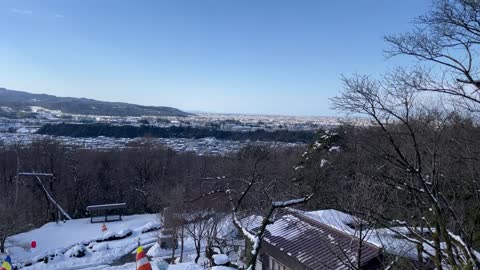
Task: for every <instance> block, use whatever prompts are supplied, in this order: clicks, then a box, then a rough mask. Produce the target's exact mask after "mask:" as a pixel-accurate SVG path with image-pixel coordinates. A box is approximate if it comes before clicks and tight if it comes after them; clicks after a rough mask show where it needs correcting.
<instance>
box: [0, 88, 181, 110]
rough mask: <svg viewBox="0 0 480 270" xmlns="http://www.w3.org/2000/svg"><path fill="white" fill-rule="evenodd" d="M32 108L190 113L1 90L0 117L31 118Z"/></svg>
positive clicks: (156, 107)
mask: <svg viewBox="0 0 480 270" xmlns="http://www.w3.org/2000/svg"><path fill="white" fill-rule="evenodd" d="M32 107H34V108H35V107H41V108H44V109H47V110H52V111H61V112H62V113H65V114H81V115H104V116H180V117H183V116H187V115H189V113H186V112H184V111H181V110H179V109H176V108H171V107H162V106H142V105H136V104H129V103H123V102H106V101H98V100H94V99H87V98H72V97H56V96H53V95H46V94H32V93H27V92H22V91H14V90H9V89H5V88H0V116H7V117H8V116H11V117H12V116H13V117H24V116H28V115H29V114H33V113H34V112H35V111H34V110H32Z"/></svg>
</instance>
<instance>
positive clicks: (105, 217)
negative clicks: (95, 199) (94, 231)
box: [87, 203, 127, 223]
mask: <svg viewBox="0 0 480 270" xmlns="http://www.w3.org/2000/svg"><path fill="white" fill-rule="evenodd" d="M126 208H127V204H126V203H111V204H98V205H90V206H87V212H88V213H89V215H90V223H100V222H111V221H119V220H122V214H123V213H124V210H123V209H126Z"/></svg>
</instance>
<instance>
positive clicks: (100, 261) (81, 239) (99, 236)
mask: <svg viewBox="0 0 480 270" xmlns="http://www.w3.org/2000/svg"><path fill="white" fill-rule="evenodd" d="M102 225H103V224H102V223H94V224H91V223H90V219H75V220H70V221H67V222H66V223H58V224H57V223H48V224H45V225H44V226H42V227H40V228H38V229H35V230H32V231H29V232H26V233H22V234H18V235H14V236H12V237H10V238H9V239H8V241H7V250H8V254H9V255H10V256H11V257H12V260H13V263H14V265H16V266H17V267H19V268H20V269H25V270H37V269H41V270H50V269H51V270H57V269H58V270H73V269H88V270H100V269H104V270H124V269H125V270H126V269H129V270H131V269H135V262H134V261H135V249H136V248H137V246H138V243H139V242H140V244H141V245H142V246H144V247H145V249H146V251H147V255H148V256H149V257H153V259H152V267H153V269H154V270H165V269H169V270H201V269H204V267H203V266H201V265H200V264H195V263H193V262H190V261H193V258H194V257H195V254H194V253H195V248H194V243H193V240H192V239H189V238H186V239H185V249H184V254H185V261H187V262H185V263H180V264H175V265H168V264H167V263H166V262H165V261H164V260H163V259H162V258H168V257H169V256H171V252H172V251H171V250H165V249H161V248H160V246H159V245H158V243H156V242H157V240H158V236H159V230H158V229H159V228H160V227H161V222H160V218H159V216H158V215H154V214H145V215H132V216H125V217H124V218H123V220H122V221H117V222H110V223H106V224H105V225H106V226H107V229H108V230H107V231H106V232H102ZM32 241H35V242H36V244H37V247H36V248H34V249H31V248H30V245H31V242H32ZM82 255H83V256H82ZM46 257H47V258H48V263H45V262H44V260H45V258H46ZM2 258H3V257H2ZM212 269H217V270H225V269H231V268H228V267H224V268H219V267H213V268H212Z"/></svg>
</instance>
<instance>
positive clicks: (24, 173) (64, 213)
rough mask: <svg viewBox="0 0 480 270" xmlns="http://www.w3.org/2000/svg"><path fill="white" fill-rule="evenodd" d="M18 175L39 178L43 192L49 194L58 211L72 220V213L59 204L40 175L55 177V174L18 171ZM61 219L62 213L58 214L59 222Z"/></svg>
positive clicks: (49, 198) (48, 196)
mask: <svg viewBox="0 0 480 270" xmlns="http://www.w3.org/2000/svg"><path fill="white" fill-rule="evenodd" d="M18 176H33V177H34V178H35V179H37V181H38V183H39V184H40V187H41V188H42V190H43V192H44V193H45V195H46V196H47V198H48V200H50V202H51V203H52V204H53V205H54V206H55V207H56V208H57V210H58V212H59V213H61V214H62V215H63V216H64V217H65V218H67V219H68V220H71V219H72V218H71V217H70V215H69V214H68V213H67V212H66V211H65V210H64V209H63V208H62V207H61V206H60V204H58V203H57V202H56V201H55V200H54V199H53V197H52V195H51V194H50V192H49V191H48V190H47V188H46V187H45V185H44V184H43V183H42V180H41V179H40V176H47V177H53V174H51V173H36V172H20V173H18ZM59 219H60V215H59V214H58V215H57V222H58V220H59Z"/></svg>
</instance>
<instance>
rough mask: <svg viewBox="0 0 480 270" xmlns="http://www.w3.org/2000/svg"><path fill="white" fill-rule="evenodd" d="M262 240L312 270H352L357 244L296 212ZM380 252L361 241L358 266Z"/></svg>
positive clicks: (340, 232)
mask: <svg viewBox="0 0 480 270" xmlns="http://www.w3.org/2000/svg"><path fill="white" fill-rule="evenodd" d="M263 240H264V241H266V242H267V243H269V244H270V245H272V246H274V247H276V248H278V249H279V250H280V251H282V252H284V253H285V254H286V255H288V256H290V257H292V258H294V259H296V260H297V261H299V262H300V263H302V264H303V265H305V266H307V267H309V268H311V269H351V267H349V265H350V266H352V265H356V261H357V254H358V250H359V247H358V246H359V243H360V241H359V240H358V238H356V237H354V236H352V235H349V234H347V233H345V232H343V231H341V230H339V229H337V228H334V227H332V226H330V225H327V224H325V223H322V222H321V221H319V220H317V219H314V218H312V217H309V216H308V215H307V214H306V213H305V212H298V211H288V213H286V214H285V215H283V216H282V217H281V218H280V219H278V220H276V221H275V222H274V223H273V224H271V225H268V226H267V230H266V231H265V234H264V238H263ZM381 251H382V250H381V248H379V247H377V246H374V245H372V244H370V243H367V242H366V241H363V242H362V245H361V254H362V256H361V265H362V266H364V265H366V264H368V263H369V262H370V261H372V260H373V259H375V258H377V257H379V256H380V254H381Z"/></svg>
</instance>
